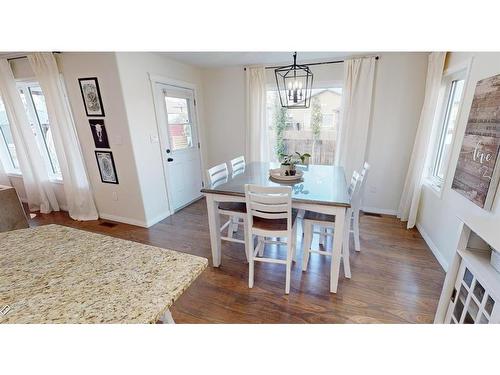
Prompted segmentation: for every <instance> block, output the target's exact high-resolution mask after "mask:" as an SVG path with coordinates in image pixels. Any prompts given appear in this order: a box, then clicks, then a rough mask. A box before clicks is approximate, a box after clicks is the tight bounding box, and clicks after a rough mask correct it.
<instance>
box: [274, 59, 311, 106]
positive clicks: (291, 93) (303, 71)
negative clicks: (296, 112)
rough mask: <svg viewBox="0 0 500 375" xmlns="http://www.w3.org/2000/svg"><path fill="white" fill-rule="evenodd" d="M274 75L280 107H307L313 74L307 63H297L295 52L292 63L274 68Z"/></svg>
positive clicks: (309, 101) (309, 100)
mask: <svg viewBox="0 0 500 375" xmlns="http://www.w3.org/2000/svg"><path fill="white" fill-rule="evenodd" d="M274 75H275V76H276V85H277V86H278V93H279V96H280V102H281V106H282V107H284V108H309V105H310V104H311V92H312V82H313V74H312V72H311V69H309V67H308V66H307V65H297V52H295V53H294V54H293V64H292V65H287V66H281V67H279V68H277V69H275V70H274Z"/></svg>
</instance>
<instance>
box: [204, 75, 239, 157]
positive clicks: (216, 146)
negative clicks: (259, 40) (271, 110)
mask: <svg viewBox="0 0 500 375" xmlns="http://www.w3.org/2000/svg"><path fill="white" fill-rule="evenodd" d="M203 94H204V98H205V124H207V130H208V131H207V132H206V137H207V164H208V165H209V166H214V165H216V164H220V163H223V162H227V161H229V160H231V159H233V158H235V157H237V156H239V155H244V154H245V74H244V70H243V67H242V66H236V67H229V68H219V69H204V70H203Z"/></svg>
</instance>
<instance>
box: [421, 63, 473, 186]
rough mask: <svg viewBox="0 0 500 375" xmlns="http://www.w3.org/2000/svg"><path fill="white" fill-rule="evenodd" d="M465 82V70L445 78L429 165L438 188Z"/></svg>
mask: <svg viewBox="0 0 500 375" xmlns="http://www.w3.org/2000/svg"><path fill="white" fill-rule="evenodd" d="M464 84H465V72H464V71H460V72H458V73H454V74H448V75H445V76H444V78H443V85H442V86H443V87H442V93H443V94H442V96H441V97H442V100H441V105H440V107H439V110H438V111H439V112H438V117H437V119H438V121H437V125H438V126H437V129H436V132H435V134H436V138H435V143H434V144H435V146H434V153H433V158H432V162H431V164H430V166H429V179H430V180H431V183H432V185H433V186H434V187H435V188H436V189H438V190H441V188H442V186H443V184H444V181H445V178H446V171H447V169H448V163H449V160H450V154H451V150H452V143H453V136H454V134H455V130H456V124H457V120H458V113H459V109H460V104H461V101H462V94H463V91H464Z"/></svg>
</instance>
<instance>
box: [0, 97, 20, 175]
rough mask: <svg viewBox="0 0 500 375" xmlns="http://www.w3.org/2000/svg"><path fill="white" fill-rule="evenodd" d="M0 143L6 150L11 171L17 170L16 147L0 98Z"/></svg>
mask: <svg viewBox="0 0 500 375" xmlns="http://www.w3.org/2000/svg"><path fill="white" fill-rule="evenodd" d="M0 142H2V143H3V145H4V146H5V149H6V151H7V152H6V154H7V156H8V159H9V160H8V161H6V160H4V163H5V162H8V163H9V164H10V165H9V166H7V165H6V168H8V167H11V168H12V169H13V170H15V171H17V170H19V161H18V160H17V154H16V146H15V145H14V140H13V138H12V132H11V130H10V125H9V120H8V119H7V112H6V111H5V106H4V104H3V101H2V98H0Z"/></svg>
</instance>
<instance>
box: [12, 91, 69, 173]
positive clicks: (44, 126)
mask: <svg viewBox="0 0 500 375" xmlns="http://www.w3.org/2000/svg"><path fill="white" fill-rule="evenodd" d="M17 86H18V90H19V94H20V96H21V100H22V102H23V104H24V108H25V109H26V113H27V114H28V119H29V121H30V125H31V130H32V131H33V134H35V138H36V140H37V143H38V146H39V147H40V150H41V152H42V155H43V156H44V159H45V162H46V164H47V167H48V170H49V172H51V177H52V178H53V179H56V180H61V179H62V175H61V168H60V167H59V161H58V160H57V155H56V149H55V146H54V139H53V138H52V131H51V129H50V122H49V116H48V114H47V106H46V104H45V96H44V95H43V92H42V89H41V88H40V86H39V85H38V83H36V82H31V83H26V82H19V83H18V85H17Z"/></svg>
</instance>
